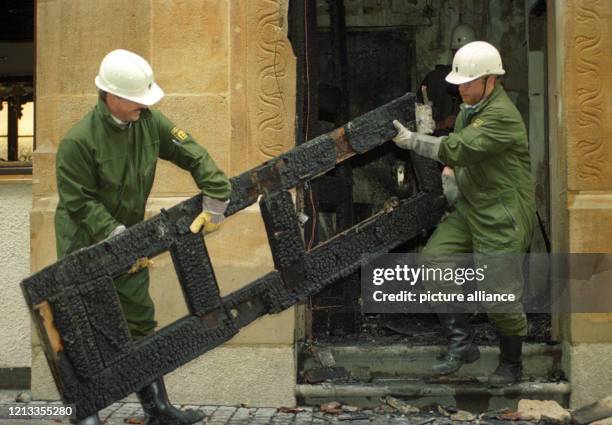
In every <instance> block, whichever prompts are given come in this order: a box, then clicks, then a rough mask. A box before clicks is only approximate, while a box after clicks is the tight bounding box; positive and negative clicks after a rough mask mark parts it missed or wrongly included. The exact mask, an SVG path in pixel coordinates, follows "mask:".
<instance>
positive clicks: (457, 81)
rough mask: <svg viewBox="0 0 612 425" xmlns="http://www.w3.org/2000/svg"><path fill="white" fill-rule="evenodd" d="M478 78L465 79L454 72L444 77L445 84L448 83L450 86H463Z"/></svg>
mask: <svg viewBox="0 0 612 425" xmlns="http://www.w3.org/2000/svg"><path fill="white" fill-rule="evenodd" d="M478 78H480V76H476V77H466V76H465V75H461V74H458V73H456V72H455V71H451V72H450V73H449V74H448V75H447V76H446V78H445V79H446V82H447V83H450V84H454V85H456V86H458V85H461V84H465V83H469V82H470V81H474V80H476V79H478Z"/></svg>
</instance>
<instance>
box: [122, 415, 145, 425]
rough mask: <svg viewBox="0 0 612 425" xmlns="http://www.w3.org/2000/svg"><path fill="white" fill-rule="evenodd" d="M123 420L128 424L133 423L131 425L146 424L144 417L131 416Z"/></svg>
mask: <svg viewBox="0 0 612 425" xmlns="http://www.w3.org/2000/svg"><path fill="white" fill-rule="evenodd" d="M123 422H124V423H126V424H131V425H144V418H139V417H136V416H131V417H129V418H125V419H124V420H123Z"/></svg>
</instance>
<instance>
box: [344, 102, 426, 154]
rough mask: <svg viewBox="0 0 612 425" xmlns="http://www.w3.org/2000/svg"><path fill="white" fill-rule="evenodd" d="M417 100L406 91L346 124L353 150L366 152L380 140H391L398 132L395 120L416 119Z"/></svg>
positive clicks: (406, 121) (347, 134)
mask: <svg viewBox="0 0 612 425" xmlns="http://www.w3.org/2000/svg"><path fill="white" fill-rule="evenodd" d="M415 100H416V98H415V96H414V94H412V93H406V94H405V95H404V96H402V97H400V98H397V99H395V100H393V101H391V102H389V103H388V104H386V105H385V106H384V107H381V108H377V109H374V110H373V111H372V112H368V113H367V114H364V115H361V116H360V117H357V118H355V119H354V120H352V121H350V122H349V123H348V124H346V125H345V126H344V129H345V132H346V136H347V137H348V140H349V143H350V145H351V147H352V148H353V150H354V151H355V152H357V153H360V154H361V153H365V152H367V151H369V150H371V149H373V148H375V147H376V146H379V145H381V144H382V143H380V140H382V141H383V142H386V141H387V140H391V138H392V137H393V136H395V135H396V134H397V130H396V129H395V127H394V126H393V120H399V121H401V122H403V123H404V124H409V123H410V122H412V121H414V102H415Z"/></svg>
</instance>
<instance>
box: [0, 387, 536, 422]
mask: <svg viewBox="0 0 612 425" xmlns="http://www.w3.org/2000/svg"><path fill="white" fill-rule="evenodd" d="M17 394H18V392H9V391H0V416H1V417H0V425H30V424H31V425H57V424H69V423H70V421H69V419H68V418H62V419H60V418H56V419H49V418H46V419H16V418H7V412H8V407H10V406H13V407H15V406H54V405H57V404H59V402H39V401H32V402H29V403H17V402H15V397H16V395H17ZM181 408H183V409H194V408H195V409H201V410H203V411H204V413H205V414H206V418H205V420H204V422H203V424H205V425H265V424H272V425H323V424H338V425H344V424H346V425H460V424H461V423H462V422H458V421H451V420H450V419H449V418H447V417H445V416H442V415H439V414H436V413H432V412H428V413H419V414H413V415H409V416H404V415H400V414H398V413H380V412H375V411H372V410H361V411H358V412H354V413H342V414H340V415H329V414H324V413H323V412H321V411H319V410H318V409H317V408H313V407H299V408H295V409H277V408H276V407H257V408H255V407H252V408H249V407H231V406H202V405H195V406H181ZM284 410H287V411H284ZM142 417H143V411H142V407H141V406H140V403H134V402H127V401H125V402H118V403H114V404H112V405H111V406H109V407H107V408H106V409H104V410H102V411H100V419H101V420H102V423H104V424H107V425H124V424H141V423H142ZM465 423H466V424H467V423H469V424H471V425H502V424H510V422H505V421H499V420H488V421H484V420H482V421H481V420H478V421H473V422H465ZM512 424H513V425H521V424H522V425H528V424H529V425H533V424H530V423H529V422H522V421H518V422H512Z"/></svg>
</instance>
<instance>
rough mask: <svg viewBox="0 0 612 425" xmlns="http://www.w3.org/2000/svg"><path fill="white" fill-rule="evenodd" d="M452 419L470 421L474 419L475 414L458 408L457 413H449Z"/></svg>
mask: <svg viewBox="0 0 612 425" xmlns="http://www.w3.org/2000/svg"><path fill="white" fill-rule="evenodd" d="M450 418H451V419H452V420H453V421H462V422H471V421H473V420H476V415H474V414H473V413H470V412H468V411H467V410H459V411H458V412H457V413H453V414H452V415H450Z"/></svg>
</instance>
